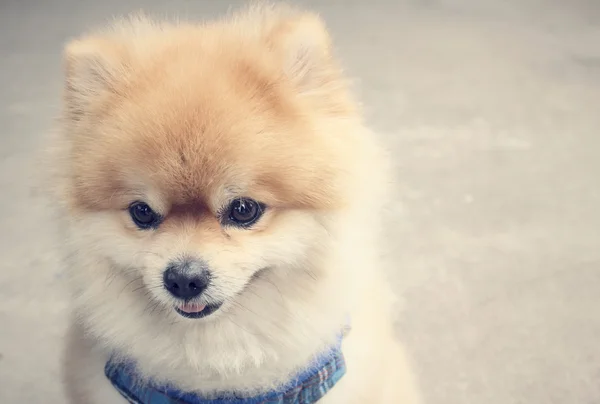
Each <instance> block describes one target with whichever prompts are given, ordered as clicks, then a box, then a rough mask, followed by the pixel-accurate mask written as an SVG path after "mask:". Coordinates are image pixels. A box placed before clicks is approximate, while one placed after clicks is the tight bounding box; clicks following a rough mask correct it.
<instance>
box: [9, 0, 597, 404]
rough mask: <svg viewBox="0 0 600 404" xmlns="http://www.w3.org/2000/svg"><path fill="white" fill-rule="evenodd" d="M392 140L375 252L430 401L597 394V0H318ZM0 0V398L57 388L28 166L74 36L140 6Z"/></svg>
mask: <svg viewBox="0 0 600 404" xmlns="http://www.w3.org/2000/svg"><path fill="white" fill-rule="evenodd" d="M292 3H297V4H300V5H303V6H306V7H309V8H312V9H314V10H316V11H317V12H319V13H320V14H321V15H322V16H323V17H324V19H325V20H326V21H327V23H328V25H329V27H330V29H331V33H332V36H333V37H334V40H335V43H336V46H337V52H338V54H339V56H340V57H341V59H342V60H343V62H344V65H345V66H346V67H347V71H348V73H349V74H350V75H351V76H352V77H354V78H356V81H355V87H356V92H357V93H358V94H359V96H360V98H361V100H362V101H363V102H364V108H365V111H366V114H367V120H368V122H369V124H370V126H371V127H372V128H373V129H375V130H376V132H377V134H378V136H380V137H381V139H382V141H383V142H384V143H385V144H386V145H387V147H388V148H389V149H390V150H391V151H392V154H393V156H394V161H395V168H396V174H397V182H396V186H395V197H396V201H397V203H396V204H394V208H393V209H392V210H390V211H389V212H386V215H387V219H388V226H387V230H388V232H389V237H388V241H389V243H388V244H389V245H388V246H386V247H387V253H386V261H387V263H388V264H390V267H391V276H392V281H393V285H394V288H395V289H396V290H397V292H398V293H399V294H400V295H401V296H402V297H403V301H404V302H403V305H402V308H400V307H399V308H398V311H397V313H398V315H397V329H398V334H399V336H400V337H401V338H402V339H403V340H404V342H405V344H406V345H407V348H408V351H409V352H410V355H411V358H412V361H413V363H414V368H415V372H416V373H417V376H418V379H419V382H420V387H421V389H422V391H423V394H424V397H425V402H426V404H458V403H485V404H512V403H514V404H517V403H528V404H534V403H535V404H552V403H560V404H564V403H580V404H584V403H598V402H600V349H599V347H598V345H599V336H600V313H599V310H598V308H599V307H600V212H599V208H600V1H598V0H568V1H567V0H510V1H509V0H412V1H409V0H369V1H358V0H354V1H351V0H343V1H342V0H321V1H318V0H313V1H302V2H293V1H292ZM239 4H241V2H236V1H225V0H219V1H218V0H213V1H202V0H196V1H184V0H173V1H167V0H162V1H159V0H135V1H120V0H102V1H92V0H0V229H2V231H1V232H0V403H2V404H12V403H62V402H64V398H63V395H62V391H61V386H60V383H59V357H60V352H61V350H62V345H61V344H62V337H63V332H64V328H65V324H66V314H67V304H66V299H67V298H66V294H65V292H64V289H63V285H62V280H61V273H62V272H61V270H62V268H61V263H60V256H59V254H58V252H57V250H56V245H57V244H60V240H56V239H55V228H54V227H53V225H52V221H51V215H50V211H51V205H50V202H49V201H48V200H47V199H46V197H45V196H44V193H43V192H41V190H40V189H39V187H37V186H36V185H35V182H34V181H33V178H34V173H35V170H36V167H37V165H38V164H39V161H38V160H37V157H38V156H37V155H36V153H37V151H38V149H39V148H40V145H41V144H42V143H43V141H44V138H45V137H46V136H47V134H48V133H49V131H50V130H52V127H53V125H54V119H55V118H56V117H57V116H58V112H59V107H60V97H61V86H62V82H61V80H62V76H61V74H62V71H61V47H62V45H63V44H64V43H65V41H66V40H67V39H69V38H71V37H73V36H75V35H77V34H79V33H81V32H83V31H86V30H88V29H89V28H90V27H94V26H97V25H101V24H103V22H104V21H106V19H107V18H110V17H111V16H113V15H118V14H122V13H127V12H130V11H135V10H139V9H143V10H146V11H148V12H150V13H152V14H155V15H159V16H168V17H172V16H177V15H179V16H182V17H189V18H192V19H205V18H210V17H213V16H215V15H218V14H221V13H223V12H225V11H226V10H227V9H228V8H230V7H232V6H236V5H239Z"/></svg>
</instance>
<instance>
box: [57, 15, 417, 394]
mask: <svg viewBox="0 0 600 404" xmlns="http://www.w3.org/2000/svg"><path fill="white" fill-rule="evenodd" d="M65 72H66V73H65V75H66V78H65V83H66V84H65V93H64V115H63V120H62V124H61V125H62V130H61V142H60V143H59V144H58V146H59V147H58V150H59V157H60V160H59V164H58V167H59V168H60V172H61V174H60V185H61V186H60V193H59V195H60V200H61V201H62V202H63V203H62V205H61V206H63V207H64V216H65V218H66V219H67V220H65V224H66V226H65V229H66V232H67V236H66V240H67V241H66V242H65V248H66V249H67V256H68V259H67V267H68V273H69V281H70V283H69V287H70V289H71V291H72V292H73V321H72V325H71V328H70V330H69V333H68V341H67V346H66V354H65V382H66V388H67V391H68V395H69V397H70V399H71V400H72V402H74V403H98V404H107V403H119V402H127V401H129V402H132V403H144V404H154V403H240V404H242V403H298V404H310V403H315V402H319V403H324V404H353V403H385V404H393V403H398V404H400V403H401V404H414V403H417V402H418V394H417V392H416V389H415V387H414V385H413V381H412V378H411V374H410V371H409V368H408V364H407V360H406V358H405V356H404V353H403V351H402V349H401V346H400V345H399V344H398V343H397V342H396V341H395V339H394V335H393V334H394V332H393V327H392V321H391V315H390V310H391V302H392V294H391V292H390V290H389V286H388V284H387V283H386V281H385V278H384V276H383V274H382V272H383V271H382V270H381V268H380V267H381V265H380V263H379V262H378V254H377V250H376V247H377V245H378V233H379V229H380V218H379V216H380V214H381V209H382V207H383V205H384V201H385V196H386V192H385V191H386V187H387V185H388V180H387V164H386V161H387V160H386V156H385V154H384V153H383V152H382V151H381V149H380V148H379V147H378V145H377V142H376V141H375V138H374V136H373V135H372V134H371V133H370V132H369V131H368V130H367V129H366V128H365V127H364V125H363V123H362V121H361V117H360V113H359V111H358V108H357V105H356V103H355V101H354V100H353V99H352V97H351V95H350V94H349V89H348V85H347V82H346V81H345V80H344V78H343V74H342V72H341V69H340V67H339V66H338V64H337V62H336V60H335V58H334V57H333V54H332V49H331V44H330V38H329V36H328V34H327V31H326V29H325V27H324V25H323V23H322V21H321V20H320V19H319V18H318V17H317V16H316V15H314V14H311V13H305V12H300V11H296V10H294V9H292V8H289V7H286V6H281V5H276V6H269V5H267V6H265V5H262V6H253V7H249V8H246V9H244V10H242V11H239V12H236V13H233V14H232V15H230V16H228V17H226V18H224V19H223V20H219V21H215V22H211V23H205V24H192V23H181V22H178V23H159V22H154V21H151V20H149V19H147V18H144V17H133V18H128V19H125V20H122V21H118V22H115V23H114V24H113V25H112V26H110V27H109V28H107V29H104V30H101V31H98V32H94V33H91V34H89V35H86V36H83V37H82V38H80V39H77V40H74V41H72V42H71V43H69V44H68V45H67V46H66V49H65Z"/></svg>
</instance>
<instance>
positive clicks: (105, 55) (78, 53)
mask: <svg viewBox="0 0 600 404" xmlns="http://www.w3.org/2000/svg"><path fill="white" fill-rule="evenodd" d="M64 66H65V101H66V107H67V113H68V114H69V117H70V118H71V119H74V120H78V118H80V116H81V115H82V114H85V112H86V111H87V110H88V109H89V108H90V106H91V105H93V104H94V103H96V102H101V101H102V100H103V99H105V97H107V96H109V95H110V94H115V93H116V92H117V89H118V85H119V84H120V83H122V82H123V79H124V77H126V70H127V69H126V54H125V50H124V48H123V47H121V46H119V45H118V44H116V43H114V42H112V41H110V40H108V39H105V38H94V37H88V38H83V39H79V40H75V41H72V42H70V43H69V44H67V46H66V47H65V51H64Z"/></svg>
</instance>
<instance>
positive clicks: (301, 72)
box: [268, 13, 339, 92]
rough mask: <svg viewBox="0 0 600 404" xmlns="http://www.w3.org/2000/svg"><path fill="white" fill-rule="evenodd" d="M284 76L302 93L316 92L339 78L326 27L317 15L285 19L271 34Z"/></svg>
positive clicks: (271, 40) (306, 14)
mask: <svg viewBox="0 0 600 404" xmlns="http://www.w3.org/2000/svg"><path fill="white" fill-rule="evenodd" d="M268 41H269V44H270V46H271V47H272V49H273V50H274V51H275V52H276V54H277V56H278V58H279V59H280V61H281V64H282V68H283V72H284V74H285V75H286V76H287V77H288V78H289V79H290V80H291V81H292V83H293V84H294V85H295V86H297V88H298V89H299V91H301V92H304V91H313V90H317V89H319V88H320V87H322V86H324V85H326V84H327V83H328V82H329V81H331V80H335V79H336V78H339V72H338V70H337V68H336V65H335V63H334V60H333V58H332V55H331V40H330V37H329V34H328V32H327V29H326V28H325V24H324V23H323V21H322V20H321V19H320V18H319V17H318V16H317V15H314V14H310V13H305V14H298V15H295V16H288V17H287V18H282V19H281V20H280V22H279V23H278V24H275V25H274V26H273V27H272V29H271V31H270V32H269V34H268Z"/></svg>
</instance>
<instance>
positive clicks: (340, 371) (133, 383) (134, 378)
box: [104, 344, 346, 404]
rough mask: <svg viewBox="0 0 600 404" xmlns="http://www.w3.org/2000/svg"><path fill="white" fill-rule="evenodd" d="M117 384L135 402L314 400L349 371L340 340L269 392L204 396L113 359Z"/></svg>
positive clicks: (284, 403) (278, 403)
mask: <svg viewBox="0 0 600 404" xmlns="http://www.w3.org/2000/svg"><path fill="white" fill-rule="evenodd" d="M104 372H105V374H106V377H108V379H109V380H110V382H111V383H112V384H113V386H114V387H115V388H116V389H117V390H118V391H119V393H121V395H122V396H123V397H125V398H126V399H127V400H128V402H129V403H132V404H313V403H316V402H317V401H318V400H320V399H321V398H322V397H323V396H325V394H326V393H327V392H328V391H329V390H330V389H331V388H333V386H334V385H335V384H336V383H337V382H338V381H339V380H340V379H341V378H342V376H344V374H345V373H346V364H345V362H344V356H343V355H342V351H341V346H340V344H336V346H334V347H333V348H331V349H330V350H329V351H327V352H326V353H324V354H322V355H321V356H319V357H317V358H315V360H314V362H313V363H312V364H310V365H309V366H308V367H307V368H306V369H305V370H304V371H302V372H300V373H299V374H298V375H297V376H296V377H294V379H292V380H291V381H290V382H288V383H287V384H286V385H284V386H283V387H281V388H279V389H277V390H275V391H271V392H267V393H265V394H262V395H259V396H254V397H248V398H238V397H235V395H234V394H231V395H227V396H224V397H220V398H211V399H207V398H203V397H201V396H199V395H197V394H196V393H187V392H184V391H179V390H177V389H173V388H171V387H169V386H160V385H157V384H155V383H153V382H152V381H150V380H144V379H143V378H141V377H140V376H139V374H138V373H137V372H136V369H135V365H134V364H132V363H130V362H129V363H124V362H117V361H115V360H113V359H110V360H109V361H108V362H107V363H106V366H105V368H104Z"/></svg>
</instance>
